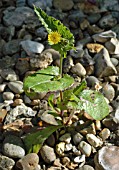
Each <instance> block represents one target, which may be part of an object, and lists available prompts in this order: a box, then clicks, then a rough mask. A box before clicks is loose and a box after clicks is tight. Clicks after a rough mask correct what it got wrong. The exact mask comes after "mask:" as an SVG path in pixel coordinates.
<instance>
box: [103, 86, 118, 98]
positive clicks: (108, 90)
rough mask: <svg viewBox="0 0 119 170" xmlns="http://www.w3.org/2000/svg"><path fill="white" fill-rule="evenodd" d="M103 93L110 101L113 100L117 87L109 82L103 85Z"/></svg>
mask: <svg viewBox="0 0 119 170" xmlns="http://www.w3.org/2000/svg"><path fill="white" fill-rule="evenodd" d="M102 93H103V95H104V96H105V97H106V98H107V99H108V100H109V101H112V100H113V99H114V97H115V89H114V87H113V86H112V85H111V84H108V83H106V84H105V85H103V88H102Z"/></svg>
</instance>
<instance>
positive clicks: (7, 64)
mask: <svg viewBox="0 0 119 170" xmlns="http://www.w3.org/2000/svg"><path fill="white" fill-rule="evenodd" d="M16 60H17V59H16V56H14V55H13V56H12V57H10V56H4V57H3V58H1V59H0V68H1V69H9V68H13V67H14V66H15V64H16Z"/></svg>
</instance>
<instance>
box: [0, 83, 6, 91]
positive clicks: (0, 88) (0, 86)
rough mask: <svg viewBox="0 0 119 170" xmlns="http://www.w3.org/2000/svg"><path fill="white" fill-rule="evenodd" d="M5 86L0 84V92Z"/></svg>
mask: <svg viewBox="0 0 119 170" xmlns="http://www.w3.org/2000/svg"><path fill="white" fill-rule="evenodd" d="M5 87H6V84H0V92H3V91H4V90H5Z"/></svg>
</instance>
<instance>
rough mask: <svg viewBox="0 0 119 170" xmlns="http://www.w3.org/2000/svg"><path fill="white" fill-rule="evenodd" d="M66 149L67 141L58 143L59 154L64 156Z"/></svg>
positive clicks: (57, 151) (57, 150)
mask: <svg viewBox="0 0 119 170" xmlns="http://www.w3.org/2000/svg"><path fill="white" fill-rule="evenodd" d="M64 150H65V142H60V143H58V144H57V145H56V153H57V154H58V155H59V156H63V155H64Z"/></svg>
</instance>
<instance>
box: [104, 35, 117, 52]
mask: <svg viewBox="0 0 119 170" xmlns="http://www.w3.org/2000/svg"><path fill="white" fill-rule="evenodd" d="M105 47H106V48H107V50H108V52H109V54H119V40H118V39H117V38H111V39H110V41H107V42H106V43H105Z"/></svg>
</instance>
